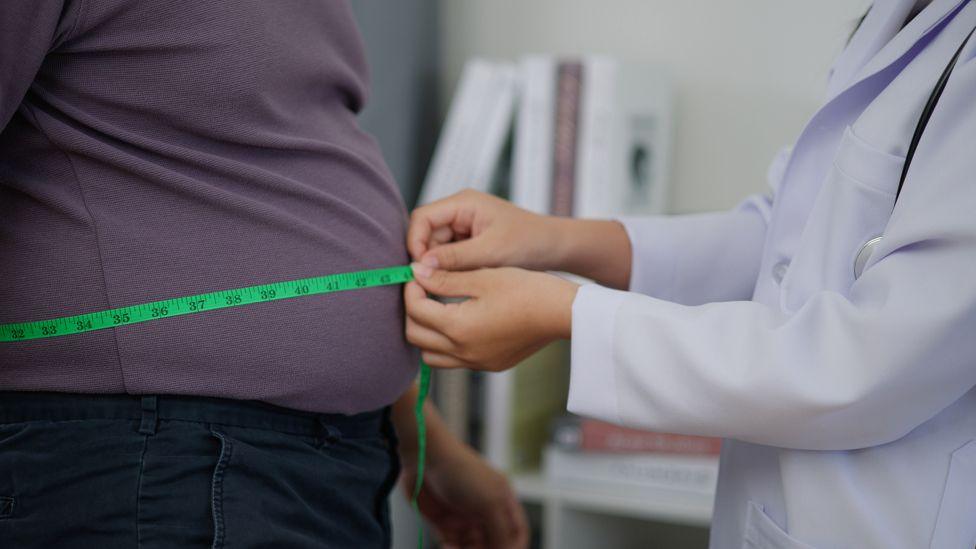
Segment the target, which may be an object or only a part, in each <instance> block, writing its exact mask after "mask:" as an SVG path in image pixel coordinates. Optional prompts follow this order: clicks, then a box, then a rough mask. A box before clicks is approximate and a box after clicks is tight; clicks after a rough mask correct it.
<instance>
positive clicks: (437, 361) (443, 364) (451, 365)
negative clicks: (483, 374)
mask: <svg viewBox="0 0 976 549" xmlns="http://www.w3.org/2000/svg"><path fill="white" fill-rule="evenodd" d="M420 358H421V359H423V361H424V362H425V363H426V364H427V365H428V366H431V367H433V368H446V369H455V368H468V369H471V368H474V365H473V364H471V363H469V362H465V361H463V360H461V359H460V358H458V357H456V356H452V355H448V354H444V353H435V352H431V351H423V352H421V353H420Z"/></svg>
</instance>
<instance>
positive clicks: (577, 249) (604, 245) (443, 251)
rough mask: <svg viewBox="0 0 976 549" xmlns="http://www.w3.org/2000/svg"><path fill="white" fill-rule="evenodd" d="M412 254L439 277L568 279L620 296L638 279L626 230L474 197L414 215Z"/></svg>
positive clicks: (467, 194)
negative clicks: (518, 272) (463, 273)
mask: <svg viewBox="0 0 976 549" xmlns="http://www.w3.org/2000/svg"><path fill="white" fill-rule="evenodd" d="M407 250H408V251H409V252H410V256H411V257H412V258H413V260H414V261H417V262H420V263H422V264H424V265H426V266H428V267H431V268H434V269H446V270H451V271H458V270H470V269H477V268H481V267H503V266H510V267H523V268H526V269H533V270H538V271H567V272H571V273H576V274H579V275H581V276H585V277H587V278H590V279H593V280H595V281H597V282H599V283H601V284H603V285H606V286H610V287H613V288H620V289H623V288H626V286H627V283H628V281H629V279H630V257H631V249H630V239H629V237H628V236H627V232H626V231H625V230H624V228H623V226H622V225H621V224H620V223H618V222H616V221H600V220H589V219H587V220H584V219H571V218H566V217H554V216H545V215H539V214H535V213H532V212H529V211H527V210H523V209H521V208H518V207H516V206H515V205H514V204H512V203H510V202H507V201H505V200H502V199H500V198H498V197H495V196H492V195H489V194H485V193H481V192H477V191H473V190H466V191H461V192H459V193H457V194H455V195H452V196H449V197H447V198H444V199H442V200H438V201H437V202H433V203H431V204H428V205H426V206H422V207H420V208H417V209H416V210H414V212H413V214H412V215H411V216H410V227H409V229H408V230H407Z"/></svg>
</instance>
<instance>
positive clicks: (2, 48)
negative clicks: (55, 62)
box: [0, 0, 81, 131]
mask: <svg viewBox="0 0 976 549" xmlns="http://www.w3.org/2000/svg"><path fill="white" fill-rule="evenodd" d="M72 4H73V6H72V7H71V8H70V9H65V6H64V2H63V1H62V0H4V1H3V2H0V131H2V130H3V128H4V127H6V125H7V123H8V122H10V119H11V117H13V114H14V112H16V110H17V107H19V106H20V103H21V101H23V99H24V95H25V94H26V93H27V90H28V88H29V87H30V85H31V83H32V82H33V81H34V77H35V75H36V74H37V71H38V70H39V69H40V67H41V63H42V62H43V61H44V57H45V56H46V55H47V53H48V51H50V50H51V49H52V47H54V46H55V45H56V44H57V43H58V42H59V41H60V40H62V39H63V38H66V37H67V35H68V33H69V31H70V29H71V27H72V25H73V23H74V22H75V19H76V18H77V16H78V14H79V13H80V12H81V6H78V5H77V4H80V2H79V1H75V2H73V3H72ZM62 12H64V13H62Z"/></svg>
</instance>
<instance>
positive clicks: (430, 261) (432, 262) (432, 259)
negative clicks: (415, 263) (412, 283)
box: [420, 254, 440, 269]
mask: <svg viewBox="0 0 976 549" xmlns="http://www.w3.org/2000/svg"><path fill="white" fill-rule="evenodd" d="M420 262H421V263H422V264H424V265H426V266H428V267H430V268H431V269H436V268H437V267H440V263H439V262H438V261H437V256H436V255H434V254H427V255H425V256H424V257H423V258H421V259H420Z"/></svg>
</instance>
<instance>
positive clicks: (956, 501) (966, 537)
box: [929, 440, 976, 549]
mask: <svg viewBox="0 0 976 549" xmlns="http://www.w3.org/2000/svg"><path fill="white" fill-rule="evenodd" d="M974 486H976V440H974V441H970V442H969V443H968V444H966V445H965V446H963V447H962V448H959V449H958V450H956V451H955V452H953V453H952V459H951V460H950V462H949V474H948V475H947V476H946V483H945V491H944V492H943V493H942V503H941V504H940V505H939V516H938V518H936V522H935V531H934V533H933V534H932V543H931V544H930V545H929V547H930V548H931V549H956V548H958V549H964V548H965V549H970V548H972V547H973V545H974V544H976V490H974V489H973V487H974Z"/></svg>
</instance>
